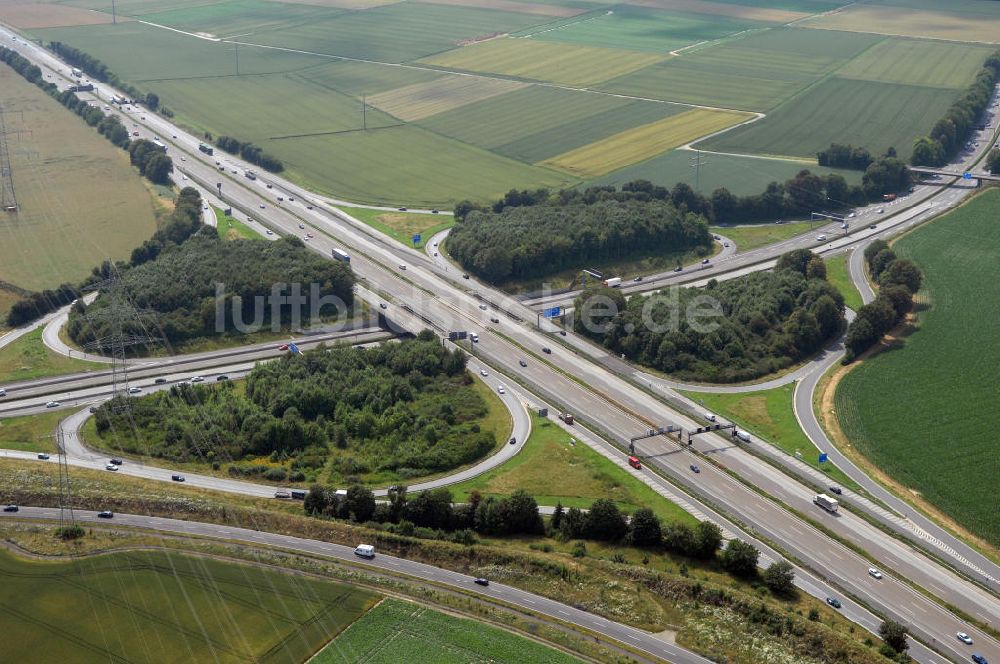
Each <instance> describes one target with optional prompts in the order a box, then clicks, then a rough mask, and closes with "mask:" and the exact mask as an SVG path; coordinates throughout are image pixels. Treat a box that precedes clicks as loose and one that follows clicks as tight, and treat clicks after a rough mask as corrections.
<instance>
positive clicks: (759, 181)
mask: <svg viewBox="0 0 1000 664" xmlns="http://www.w3.org/2000/svg"><path fill="white" fill-rule="evenodd" d="M699 162H700V164H701V165H700V166H699V167H698V168H697V170H696V168H695V165H696V164H697V163H699ZM802 169H807V170H809V171H810V172H811V173H817V174H820V175H825V174H827V173H839V174H840V175H842V176H844V179H846V180H847V181H848V182H850V183H859V182H861V172H860V171H848V170H843V169H832V168H824V167H822V166H817V165H816V164H815V163H810V161H808V160H806V159H805V158H802V159H799V160H794V159H765V158H761V157H750V156H740V155H729V154H715V153H712V152H702V153H701V156H700V157H699V156H698V154H697V153H696V152H695V151H694V150H672V151H670V152H666V153H664V154H661V155H659V156H656V157H653V158H652V159H647V160H646V161H641V162H639V163H637V164H632V165H631V166H626V167H625V168H622V169H619V170H617V171H614V172H613V173H609V174H608V175H605V176H604V177H600V178H597V179H596V180H591V181H590V182H588V184H598V185H600V184H616V185H621V184H624V183H626V182H630V181H632V180H638V179H642V180H649V181H651V182H657V183H662V184H664V185H667V186H671V187H672V186H674V184H676V183H678V182H686V183H688V184H689V185H691V186H692V187H695V186H697V187H698V190H699V191H701V193H703V194H706V195H707V194H711V193H712V192H713V191H714V190H715V189H717V188H719V187H725V188H726V189H729V190H730V191H731V192H733V193H734V194H739V195H746V194H759V193H760V192H762V191H764V188H765V187H767V185H768V184H769V183H771V182H784V181H785V180H788V179H789V178H791V177H793V176H795V174H796V173H798V172H799V171H801V170H802ZM719 221H720V222H721V223H725V221H726V220H725V219H720V220H719Z"/></svg>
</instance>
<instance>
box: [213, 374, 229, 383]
mask: <svg viewBox="0 0 1000 664" xmlns="http://www.w3.org/2000/svg"><path fill="white" fill-rule="evenodd" d="M224 380H229V376H227V375H226V374H222V375H220V376H216V377H215V382H217V383H218V382H221V381H224Z"/></svg>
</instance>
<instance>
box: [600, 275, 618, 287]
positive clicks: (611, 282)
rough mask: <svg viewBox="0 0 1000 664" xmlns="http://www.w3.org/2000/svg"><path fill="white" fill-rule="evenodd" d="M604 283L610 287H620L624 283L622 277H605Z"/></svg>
mask: <svg viewBox="0 0 1000 664" xmlns="http://www.w3.org/2000/svg"><path fill="white" fill-rule="evenodd" d="M604 285H605V286H607V287H608V288H618V287H620V286H621V285H622V278H621V277H611V278H609V279H605V280H604Z"/></svg>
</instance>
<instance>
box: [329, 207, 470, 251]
mask: <svg viewBox="0 0 1000 664" xmlns="http://www.w3.org/2000/svg"><path fill="white" fill-rule="evenodd" d="M341 210H342V211H343V212H344V213H346V214H349V215H351V216H352V217H354V218H355V219H359V220H361V221H363V222H365V223H366V224H368V225H369V226H371V227H372V228H376V229H378V230H380V231H381V232H383V233H385V234H386V235H388V236H389V237H391V238H393V239H395V240H397V241H399V242H402V243H403V244H405V245H406V246H407V247H416V248H417V249H419V248H421V247H423V246H424V244H426V243H427V240H429V239H430V237H431V236H432V235H434V234H435V233H438V232H440V231H443V230H444V229H446V228H451V227H452V226H453V225H454V224H455V218H454V217H452V216H451V215H445V216H440V217H439V216H435V215H432V214H414V213H412V212H410V213H407V212H386V211H385V210H370V209H367V208H341ZM417 233H419V234H420V235H421V236H422V237H421V242H420V243H419V244H416V245H414V244H413V236H414V235H415V234H417Z"/></svg>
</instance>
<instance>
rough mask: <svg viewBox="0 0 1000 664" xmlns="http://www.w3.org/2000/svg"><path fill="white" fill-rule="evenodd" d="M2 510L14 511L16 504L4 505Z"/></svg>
mask: <svg viewBox="0 0 1000 664" xmlns="http://www.w3.org/2000/svg"><path fill="white" fill-rule="evenodd" d="M3 511H4V512H16V511H17V505H5V506H4V508H3Z"/></svg>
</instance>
